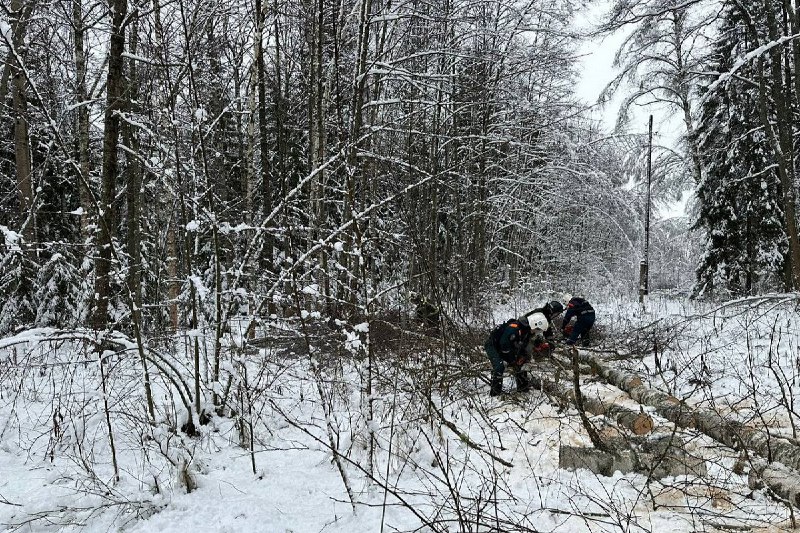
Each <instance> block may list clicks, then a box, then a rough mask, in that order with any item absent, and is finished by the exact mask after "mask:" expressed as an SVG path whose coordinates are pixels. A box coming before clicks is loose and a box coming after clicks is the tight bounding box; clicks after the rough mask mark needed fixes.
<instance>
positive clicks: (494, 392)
mask: <svg viewBox="0 0 800 533" xmlns="http://www.w3.org/2000/svg"><path fill="white" fill-rule="evenodd" d="M501 394H503V376H501V375H497V374H492V385H491V388H490V389H489V396H500V395H501Z"/></svg>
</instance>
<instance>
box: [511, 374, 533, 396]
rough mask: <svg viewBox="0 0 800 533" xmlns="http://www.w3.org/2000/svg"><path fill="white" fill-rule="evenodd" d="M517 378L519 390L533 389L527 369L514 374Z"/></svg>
mask: <svg viewBox="0 0 800 533" xmlns="http://www.w3.org/2000/svg"><path fill="white" fill-rule="evenodd" d="M514 377H515V378H516V380H517V392H528V391H529V390H531V379H530V378H529V377H528V373H527V372H525V371H521V372H517V373H516V375H515V376H514Z"/></svg>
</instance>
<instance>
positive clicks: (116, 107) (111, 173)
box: [92, 0, 128, 330]
mask: <svg viewBox="0 0 800 533" xmlns="http://www.w3.org/2000/svg"><path fill="white" fill-rule="evenodd" d="M110 6H111V17H112V20H111V46H110V49H109V58H108V76H107V78H106V111H105V115H104V119H103V126H104V134H103V172H102V176H101V178H102V188H101V196H100V210H101V212H100V213H98V226H99V227H98V237H97V260H96V263H95V298H96V300H95V308H94V317H93V321H92V324H93V326H94V328H95V329H97V330H101V329H105V327H106V326H107V325H108V300H109V297H110V291H111V280H110V273H111V255H112V254H111V252H112V250H111V246H112V239H113V237H114V223H115V217H114V206H113V202H114V195H115V191H116V180H117V175H118V174H119V147H118V144H119V135H120V119H119V116H118V114H117V113H118V112H119V111H120V110H123V109H125V101H124V94H123V92H124V79H123V57H122V54H123V52H124V51H125V27H124V25H123V23H124V21H125V16H126V15H127V13H128V2H127V0H111V2H110Z"/></svg>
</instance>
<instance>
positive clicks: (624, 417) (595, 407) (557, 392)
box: [531, 375, 654, 435]
mask: <svg viewBox="0 0 800 533" xmlns="http://www.w3.org/2000/svg"><path fill="white" fill-rule="evenodd" d="M531 385H533V387H534V388H535V389H539V390H541V391H544V392H546V393H547V394H549V395H551V396H555V397H557V398H558V399H560V400H562V401H565V402H569V403H571V404H574V403H575V390H574V388H573V386H572V384H569V383H567V382H564V383H557V382H554V381H550V380H547V379H541V378H539V377H537V376H535V375H532V376H531ZM583 407H584V409H586V411H587V412H589V413H591V414H593V415H605V416H606V417H607V418H609V419H611V420H614V421H615V422H616V423H617V424H619V425H620V426H622V427H624V428H626V429H629V430H630V431H632V432H633V433H634V434H635V435H645V434H647V433H650V432H651V431H653V426H654V425H653V419H652V417H650V415H648V414H647V413H642V412H636V411H634V410H632V409H628V408H627V407H623V406H621V405H617V404H615V403H604V402H602V401H601V400H600V399H599V398H593V397H591V396H587V395H586V394H584V395H583Z"/></svg>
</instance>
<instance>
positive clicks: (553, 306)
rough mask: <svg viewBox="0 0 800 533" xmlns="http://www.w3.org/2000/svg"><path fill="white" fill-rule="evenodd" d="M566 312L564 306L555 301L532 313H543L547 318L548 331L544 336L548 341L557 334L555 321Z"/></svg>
mask: <svg viewBox="0 0 800 533" xmlns="http://www.w3.org/2000/svg"><path fill="white" fill-rule="evenodd" d="M563 311H564V306H563V305H562V304H561V302H559V301H558V300H553V301H552V302H547V303H546V304H544V305H543V306H542V307H539V308H538V309H534V310H533V311H531V312H530V314H533V313H542V314H543V315H544V316H545V318H546V319H547V324H548V327H547V331H545V332H544V336H545V337H546V338H547V339H552V337H553V334H554V333H555V331H554V329H553V319H554V318H555V317H557V316H558V315H560V314H561V313H562V312H563Z"/></svg>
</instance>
